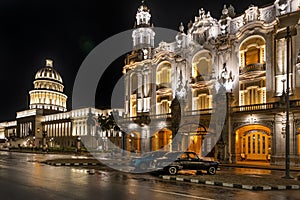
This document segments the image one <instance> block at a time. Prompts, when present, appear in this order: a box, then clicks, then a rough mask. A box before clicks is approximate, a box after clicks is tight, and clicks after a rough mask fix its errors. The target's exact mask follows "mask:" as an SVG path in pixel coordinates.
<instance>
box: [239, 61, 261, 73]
mask: <svg viewBox="0 0 300 200" xmlns="http://www.w3.org/2000/svg"><path fill="white" fill-rule="evenodd" d="M265 70H266V64H265V63H264V64H261V63H253V64H249V65H247V66H245V67H244V68H242V69H240V74H244V73H247V72H253V71H265Z"/></svg>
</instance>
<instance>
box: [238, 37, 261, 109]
mask: <svg viewBox="0 0 300 200" xmlns="http://www.w3.org/2000/svg"><path fill="white" fill-rule="evenodd" d="M265 49H266V42H265V40H264V38H262V37H261V36H258V35H257V36H251V37H249V38H247V39H245V40H244V41H243V42H242V43H241V45H240V53H239V55H240V56H239V63H240V84H239V85H240V92H239V93H240V95H239V99H240V105H241V106H243V105H253V104H263V103H266V64H265V63H266V53H265Z"/></svg>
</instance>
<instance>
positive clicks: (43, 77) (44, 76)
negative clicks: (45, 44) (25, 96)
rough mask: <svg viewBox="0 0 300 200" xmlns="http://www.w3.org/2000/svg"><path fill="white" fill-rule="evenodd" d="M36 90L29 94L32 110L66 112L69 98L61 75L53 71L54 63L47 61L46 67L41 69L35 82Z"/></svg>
mask: <svg viewBox="0 0 300 200" xmlns="http://www.w3.org/2000/svg"><path fill="white" fill-rule="evenodd" d="M33 85H34V89H33V90H31V91H30V92H29V95H30V105H29V107H30V109H46V110H53V111H66V110H67V109H66V103H67V96H66V95H65V94H64V93H63V89H64V85H63V81H62V78H61V76H60V74H59V73H58V72H57V71H56V70H55V69H53V61H52V60H50V59H47V60H46V66H45V67H43V68H42V69H40V70H39V71H38V72H37V73H36V75H35V80H34V82H33Z"/></svg>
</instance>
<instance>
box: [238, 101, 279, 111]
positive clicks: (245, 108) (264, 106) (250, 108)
mask: <svg viewBox="0 0 300 200" xmlns="http://www.w3.org/2000/svg"><path fill="white" fill-rule="evenodd" d="M276 107H277V106H276V104H275V103H264V104H253V105H246V106H235V107H232V112H245V111H259V110H269V109H273V108H276Z"/></svg>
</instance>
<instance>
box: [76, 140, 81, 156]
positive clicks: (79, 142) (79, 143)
mask: <svg viewBox="0 0 300 200" xmlns="http://www.w3.org/2000/svg"><path fill="white" fill-rule="evenodd" d="M76 141H77V146H76V150H77V153H80V150H81V137H78V138H77V140H76Z"/></svg>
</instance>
